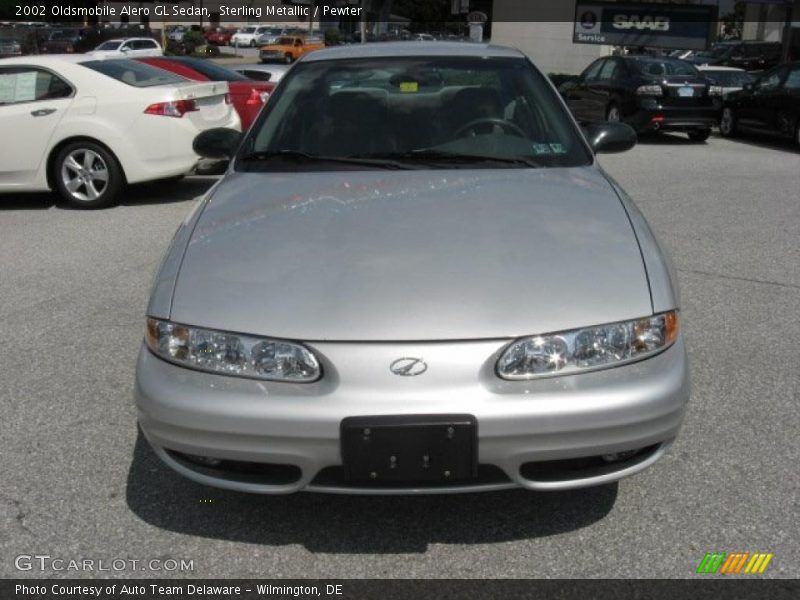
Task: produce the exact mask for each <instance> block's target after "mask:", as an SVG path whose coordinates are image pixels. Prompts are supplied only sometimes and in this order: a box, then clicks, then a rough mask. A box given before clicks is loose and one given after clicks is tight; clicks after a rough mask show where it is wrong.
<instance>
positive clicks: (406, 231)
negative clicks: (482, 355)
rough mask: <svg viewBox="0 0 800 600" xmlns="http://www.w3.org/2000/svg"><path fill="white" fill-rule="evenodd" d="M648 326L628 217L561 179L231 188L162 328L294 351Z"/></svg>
mask: <svg viewBox="0 0 800 600" xmlns="http://www.w3.org/2000/svg"><path fill="white" fill-rule="evenodd" d="M648 314H651V300H650V291H649V287H648V282H647V276H646V273H645V269H644V266H643V262H642V257H641V252H640V249H639V246H638V243H637V240H636V237H635V235H634V233H633V230H632V227H631V224H630V221H629V219H628V215H627V213H626V212H625V210H624V209H623V206H622V204H621V202H620V200H619V198H618V197H617V195H616V193H615V191H614V190H613V188H612V187H611V185H610V184H609V182H608V181H607V180H606V178H605V177H604V176H603V174H602V173H601V172H600V170H598V169H595V168H590V167H585V168H574V169H542V170H534V169H500V170H495V169H492V170H424V171H368V172H364V171H358V172H342V171H337V172H328V173H292V174H284V173H281V174H276V173H232V174H230V175H228V176H227V177H226V178H225V180H224V181H223V182H221V184H220V185H219V186H217V188H216V189H215V191H214V193H213V195H212V197H211V199H210V200H209V202H208V205H207V206H206V208H205V210H204V211H203V213H202V215H201V217H200V219H199V220H198V222H197V225H196V227H195V229H194V232H193V234H192V236H191V238H190V239H189V242H188V244H187V246H186V249H185V254H184V259H183V263H182V265H181V268H180V272H179V274H178V277H177V282H176V283H175V288H174V294H173V302H172V310H171V315H170V316H171V319H172V320H173V321H175V322H179V323H185V324H190V325H197V326H204V327H210V328H216V329H222V330H227V331H234V332H241V333H252V334H258V335H269V336H275V337H280V338H290V339H297V340H309V341H314V340H316V341H321V340H336V341H367V340H373V341H403V340H445V339H446V340H453V339H479V338H483V339H486V338H495V339H497V338H512V337H517V336H522V335H528V334H533V333H544V332H548V331H558V330H563V329H570V328H575V327H581V326H586V325H592V324H600V323H607V322H614V321H619V320H624V319H630V318H635V317H639V316H644V315H648Z"/></svg>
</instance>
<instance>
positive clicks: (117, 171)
mask: <svg viewBox="0 0 800 600" xmlns="http://www.w3.org/2000/svg"><path fill="white" fill-rule="evenodd" d="M51 177H52V181H53V182H54V183H55V186H56V189H57V190H58V193H59V194H60V195H61V197H62V198H64V200H66V201H67V203H68V204H69V205H70V206H72V207H74V208H83V209H95V208H104V207H106V206H111V205H112V204H115V203H116V202H117V198H118V196H119V194H120V192H121V191H122V190H123V188H124V187H125V177H124V176H123V173H122V168H121V167H120V166H119V161H117V158H116V157H115V156H114V155H113V154H112V153H111V152H109V151H108V150H107V149H106V148H104V147H103V146H101V145H100V144H97V143H95V142H90V141H80V142H73V143H71V144H67V145H66V146H64V147H63V148H62V149H61V150H60V151H59V153H58V154H57V155H56V158H55V160H54V161H53V165H52V171H51Z"/></svg>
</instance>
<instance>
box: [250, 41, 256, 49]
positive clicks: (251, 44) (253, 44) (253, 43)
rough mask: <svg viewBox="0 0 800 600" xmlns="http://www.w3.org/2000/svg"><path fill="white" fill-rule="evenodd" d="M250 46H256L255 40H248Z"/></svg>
mask: <svg viewBox="0 0 800 600" xmlns="http://www.w3.org/2000/svg"><path fill="white" fill-rule="evenodd" d="M250 47H251V48H255V47H256V41H255V40H250Z"/></svg>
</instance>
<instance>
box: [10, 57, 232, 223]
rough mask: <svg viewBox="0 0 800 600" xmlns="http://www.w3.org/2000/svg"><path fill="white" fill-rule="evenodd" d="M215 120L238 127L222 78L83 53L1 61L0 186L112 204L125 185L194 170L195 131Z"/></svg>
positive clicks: (74, 201)
mask: <svg viewBox="0 0 800 600" xmlns="http://www.w3.org/2000/svg"><path fill="white" fill-rule="evenodd" d="M214 127H233V128H234V129H241V122H240V121H239V116H238V114H237V113H236V111H235V110H234V107H233V105H232V104H231V103H230V96H229V94H228V84H227V83H226V82H219V81H203V82H199V81H189V80H188V79H184V78H183V77H179V76H178V75H175V74H173V73H169V72H168V71H164V70H162V69H157V68H155V67H151V66H150V65H146V64H143V63H140V62H138V61H134V60H127V59H97V58H95V57H92V56H86V55H81V54H63V55H55V54H54V55H50V56H23V57H16V58H7V59H3V60H2V61H0V131H2V132H3V139H5V140H6V142H7V143H6V149H5V150H4V151H3V152H2V153H0V193H10V192H38V191H46V190H57V191H58V192H59V193H60V194H61V195H62V196H63V197H64V198H65V199H66V200H67V202H69V203H70V204H71V205H73V206H76V207H81V208H99V207H102V206H108V205H109V204H112V203H113V202H114V201H115V200H116V199H117V197H118V196H119V193H120V192H121V191H122V189H123V188H124V186H125V184H127V183H139V182H143V181H152V180H157V179H168V178H173V177H180V176H182V175H185V174H186V173H188V172H189V171H191V170H192V169H193V168H194V166H195V165H196V164H197V162H198V156H197V155H196V154H195V153H194V151H193V149H192V143H193V141H194V138H195V137H196V136H197V135H198V134H199V133H200V132H202V131H205V130H206V129H211V128H214Z"/></svg>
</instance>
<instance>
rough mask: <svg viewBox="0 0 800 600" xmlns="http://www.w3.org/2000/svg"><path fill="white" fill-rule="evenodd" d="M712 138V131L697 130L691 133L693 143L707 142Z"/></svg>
mask: <svg viewBox="0 0 800 600" xmlns="http://www.w3.org/2000/svg"><path fill="white" fill-rule="evenodd" d="M710 136H711V130H710V129H697V130H695V131H690V132H689V139H690V140H692V141H693V142H705V141H706V140H707V139H708V138H709V137H710Z"/></svg>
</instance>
